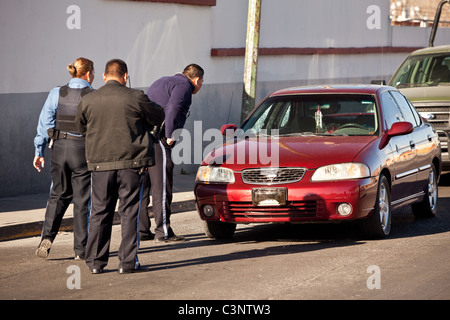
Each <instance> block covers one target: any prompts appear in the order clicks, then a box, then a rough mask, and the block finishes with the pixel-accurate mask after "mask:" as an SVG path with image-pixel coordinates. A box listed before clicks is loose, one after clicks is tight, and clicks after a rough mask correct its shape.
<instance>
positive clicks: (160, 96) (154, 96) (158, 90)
mask: <svg viewBox="0 0 450 320" xmlns="http://www.w3.org/2000/svg"><path fill="white" fill-rule="evenodd" d="M194 89H195V87H194V85H193V84H192V83H191V81H190V80H189V79H188V78H187V77H186V76H185V75H184V74H181V73H179V74H176V75H174V76H169V77H163V78H161V79H159V80H156V81H155V82H154V83H153V84H152V85H151V86H150V88H149V89H148V91H147V95H148V97H149V99H150V100H151V101H153V102H156V103H157V104H159V105H160V106H161V107H163V108H164V113H165V132H164V133H165V137H166V138H174V137H172V133H173V132H174V131H175V130H176V129H180V128H183V127H184V123H185V122H186V118H187V117H188V114H189V107H190V105H191V103H192V93H193V92H194Z"/></svg>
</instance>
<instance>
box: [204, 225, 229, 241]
mask: <svg viewBox="0 0 450 320" xmlns="http://www.w3.org/2000/svg"><path fill="white" fill-rule="evenodd" d="M203 229H204V231H205V234H206V236H207V237H208V238H211V239H229V238H231V237H233V234H234V231H235V230H236V224H235V223H228V222H220V221H203Z"/></svg>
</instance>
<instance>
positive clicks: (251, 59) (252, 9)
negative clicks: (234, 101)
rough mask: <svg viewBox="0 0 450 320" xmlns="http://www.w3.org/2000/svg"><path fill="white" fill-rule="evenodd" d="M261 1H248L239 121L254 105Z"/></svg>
mask: <svg viewBox="0 0 450 320" xmlns="http://www.w3.org/2000/svg"><path fill="white" fill-rule="evenodd" d="M261 1H262V0H249V1H248V20H247V40H246V46H245V66H244V90H243V94H242V109H241V121H243V120H244V119H245V118H246V117H247V115H248V114H249V113H250V111H251V110H253V108H254V107H255V95H256V76H257V73H258V49H259V26H260V17H261Z"/></svg>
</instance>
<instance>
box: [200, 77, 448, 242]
mask: <svg viewBox="0 0 450 320" xmlns="http://www.w3.org/2000/svg"><path fill="white" fill-rule="evenodd" d="M222 130H223V134H224V136H225V137H226V140H225V142H224V144H222V145H221V146H219V147H217V148H215V149H214V150H213V151H212V152H211V153H210V154H209V155H208V156H207V157H206V158H205V159H204V161H203V163H202V164H201V166H200V167H199V169H198V172H197V179H196V185H195V191H194V192H195V197H196V204H197V209H198V213H199V215H200V218H201V219H202V220H204V226H205V233H206V234H207V235H208V236H209V237H211V238H226V237H231V236H232V235H233V234H234V231H235V229H236V224H237V223H260V222H289V223H302V222H332V221H334V222H336V221H350V220H359V221H360V223H361V227H362V228H363V229H364V231H365V232H366V233H367V235H369V236H370V237H378V238H383V237H386V236H387V235H388V234H389V232H390V229H391V213H392V210H394V209H396V208H399V207H402V206H405V205H412V210H413V213H414V214H415V215H416V216H418V217H430V216H433V215H435V213H436V208H437V200H438V187H437V186H438V180H439V175H440V172H441V147H440V142H439V139H438V136H437V134H436V132H435V131H434V130H433V128H432V127H431V125H429V124H428V123H426V122H425V121H424V120H423V119H422V118H421V117H420V116H419V115H418V113H417V112H416V110H415V109H414V107H413V106H412V105H411V103H410V102H409V101H408V100H407V99H406V98H405V97H404V96H403V95H402V94H401V93H400V92H399V91H398V90H397V89H395V88H393V87H388V86H374V85H355V86H350V85H346V86H335V85H333V86H315V87H299V88H289V89H284V90H280V91H277V92H275V93H273V94H271V95H270V96H269V97H267V98H266V99H264V100H263V101H262V102H261V103H260V104H259V105H258V106H257V107H256V108H255V109H254V110H253V111H252V113H251V114H250V115H249V116H248V118H247V119H246V120H245V121H244V123H243V124H242V126H241V127H240V128H239V129H237V127H236V126H233V125H225V126H224V127H222Z"/></svg>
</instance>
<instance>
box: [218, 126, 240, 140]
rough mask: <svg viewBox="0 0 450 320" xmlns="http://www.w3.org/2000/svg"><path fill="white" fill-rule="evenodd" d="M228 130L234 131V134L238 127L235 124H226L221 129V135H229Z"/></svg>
mask: <svg viewBox="0 0 450 320" xmlns="http://www.w3.org/2000/svg"><path fill="white" fill-rule="evenodd" d="M228 130H232V132H233V133H234V131H236V130H237V125H235V124H224V125H223V126H222V128H220V133H221V134H222V136H224V137H225V136H226V135H227V131H228Z"/></svg>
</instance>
